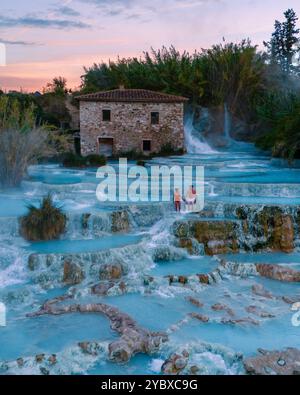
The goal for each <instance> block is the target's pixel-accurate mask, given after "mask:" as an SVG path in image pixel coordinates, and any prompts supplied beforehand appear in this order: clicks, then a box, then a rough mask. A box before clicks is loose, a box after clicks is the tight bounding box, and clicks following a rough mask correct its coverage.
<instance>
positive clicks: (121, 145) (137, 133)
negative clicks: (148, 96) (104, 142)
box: [80, 101, 184, 155]
mask: <svg viewBox="0 0 300 395" xmlns="http://www.w3.org/2000/svg"><path fill="white" fill-rule="evenodd" d="M102 110H111V121H110V122H107V121H103V120H102ZM151 112H159V118H160V120H159V124H158V125H151ZM183 113H184V104H183V103H157V104H155V103H111V102H110V103H105V102H87V101H81V102H80V137H81V153H82V155H88V154H92V153H98V152H99V147H98V139H99V138H113V139H114V145H113V153H114V154H116V155H117V154H118V153H124V152H129V151H135V152H143V140H151V152H152V153H156V152H159V151H160V150H161V147H162V146H163V145H165V144H171V146H172V147H173V148H174V149H175V150H177V149H183V148H184V127H183Z"/></svg>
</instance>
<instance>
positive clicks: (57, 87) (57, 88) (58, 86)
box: [44, 77, 69, 96]
mask: <svg viewBox="0 0 300 395" xmlns="http://www.w3.org/2000/svg"><path fill="white" fill-rule="evenodd" d="M68 92H69V90H68V88H67V80H66V79H65V78H63V77H55V78H53V80H52V82H49V83H48V84H47V86H46V87H45V88H44V93H53V94H54V95H56V96H66V95H67V94H68Z"/></svg>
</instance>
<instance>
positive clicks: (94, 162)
mask: <svg viewBox="0 0 300 395" xmlns="http://www.w3.org/2000/svg"><path fill="white" fill-rule="evenodd" d="M85 159H86V164H87V165H88V166H95V167H99V166H105V165H106V158H105V156H103V155H97V154H93V155H88V156H87V157H86V158H85Z"/></svg>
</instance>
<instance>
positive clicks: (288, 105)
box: [257, 92, 300, 161]
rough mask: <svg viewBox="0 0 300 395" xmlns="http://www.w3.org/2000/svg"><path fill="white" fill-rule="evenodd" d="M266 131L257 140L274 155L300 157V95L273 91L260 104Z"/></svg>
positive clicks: (289, 157) (260, 145)
mask: <svg viewBox="0 0 300 395" xmlns="http://www.w3.org/2000/svg"><path fill="white" fill-rule="evenodd" d="M258 111H259V114H260V117H261V119H262V120H263V121H264V126H265V128H266V133H265V134H264V135H263V136H262V137H261V138H260V139H258V141H257V145H258V146H259V147H260V148H263V149H269V150H271V151H272V154H273V155H274V156H279V157H283V158H286V159H288V160H289V161H293V160H294V159H299V158H300V95H296V94H295V93H293V92H289V93H286V94H284V93H283V92H280V93H279V92H272V93H270V94H269V95H267V96H266V97H265V98H264V100H262V102H261V103H260V105H259V106H258Z"/></svg>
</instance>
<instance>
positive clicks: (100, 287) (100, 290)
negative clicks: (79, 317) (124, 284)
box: [91, 282, 115, 296]
mask: <svg viewBox="0 0 300 395" xmlns="http://www.w3.org/2000/svg"><path fill="white" fill-rule="evenodd" d="M114 286H115V283H113V282H102V283H99V284H96V285H94V286H93V287H92V288H91V291H92V294H94V295H99V296H105V295H107V292H108V291H109V290H110V289H111V288H112V287H114Z"/></svg>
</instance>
